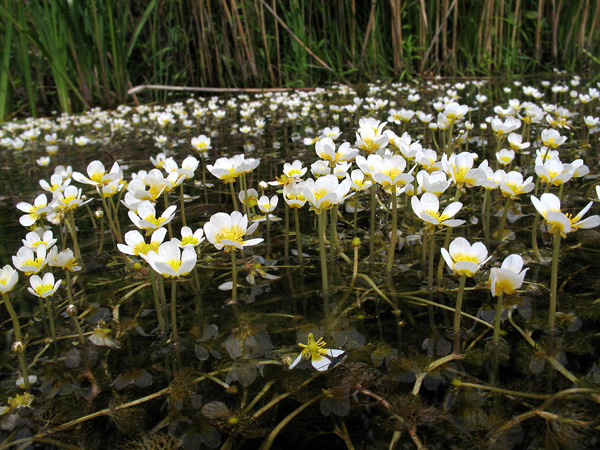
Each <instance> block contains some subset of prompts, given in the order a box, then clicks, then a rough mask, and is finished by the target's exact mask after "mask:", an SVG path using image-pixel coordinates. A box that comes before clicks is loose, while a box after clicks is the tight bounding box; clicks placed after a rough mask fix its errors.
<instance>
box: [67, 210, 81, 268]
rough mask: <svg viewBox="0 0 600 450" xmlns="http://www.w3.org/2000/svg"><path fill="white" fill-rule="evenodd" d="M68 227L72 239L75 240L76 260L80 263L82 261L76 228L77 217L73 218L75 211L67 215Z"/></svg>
mask: <svg viewBox="0 0 600 450" xmlns="http://www.w3.org/2000/svg"><path fill="white" fill-rule="evenodd" d="M67 225H68V228H69V232H70V233H71V239H73V251H74V253H75V258H77V260H78V261H81V260H82V259H81V251H80V250H79V244H78V242H77V228H75V217H74V216H73V211H69V213H68V215H67Z"/></svg>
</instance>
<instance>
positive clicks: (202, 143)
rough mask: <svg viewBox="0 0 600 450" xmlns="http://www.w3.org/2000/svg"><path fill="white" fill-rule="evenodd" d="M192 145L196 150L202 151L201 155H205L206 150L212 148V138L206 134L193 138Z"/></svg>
mask: <svg viewBox="0 0 600 450" xmlns="http://www.w3.org/2000/svg"><path fill="white" fill-rule="evenodd" d="M192 147H194V150H196V151H197V152H198V153H200V155H202V156H205V155H206V152H207V151H208V150H210V149H211V148H212V147H211V145H210V138H209V137H207V136H205V135H204V134H201V135H200V136H198V137H195V138H192Z"/></svg>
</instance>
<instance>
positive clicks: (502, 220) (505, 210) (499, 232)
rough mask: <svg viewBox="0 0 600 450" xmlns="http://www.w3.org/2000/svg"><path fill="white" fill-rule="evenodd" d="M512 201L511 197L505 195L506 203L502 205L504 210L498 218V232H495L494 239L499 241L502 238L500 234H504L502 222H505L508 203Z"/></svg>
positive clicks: (508, 208) (508, 207)
mask: <svg viewBox="0 0 600 450" xmlns="http://www.w3.org/2000/svg"><path fill="white" fill-rule="evenodd" d="M511 203H512V198H510V197H506V203H505V205H504V212H503V213H502V219H501V220H500V226H499V227H498V232H497V233H496V239H498V240H499V241H501V240H502V235H503V234H504V224H505V223H506V218H507V217H508V211H509V210H510V205H511Z"/></svg>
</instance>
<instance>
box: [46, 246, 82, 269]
mask: <svg viewBox="0 0 600 450" xmlns="http://www.w3.org/2000/svg"><path fill="white" fill-rule="evenodd" d="M48 265H49V266H51V267H60V268H61V269H63V270H68V271H69V272H78V271H80V270H81V266H80V265H79V264H78V263H77V260H76V259H75V255H74V253H73V250H71V249H70V248H66V249H64V250H63V251H61V252H59V251H58V249H57V248H56V247H52V248H51V249H50V251H49V252H48Z"/></svg>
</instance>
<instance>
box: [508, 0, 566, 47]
mask: <svg viewBox="0 0 600 450" xmlns="http://www.w3.org/2000/svg"><path fill="white" fill-rule="evenodd" d="M560 1H561V2H562V0H560ZM520 27H521V0H517V1H516V3H515V23H514V25H513V29H512V36H511V38H510V48H512V49H514V48H515V41H516V39H517V30H519V28H520Z"/></svg>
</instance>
